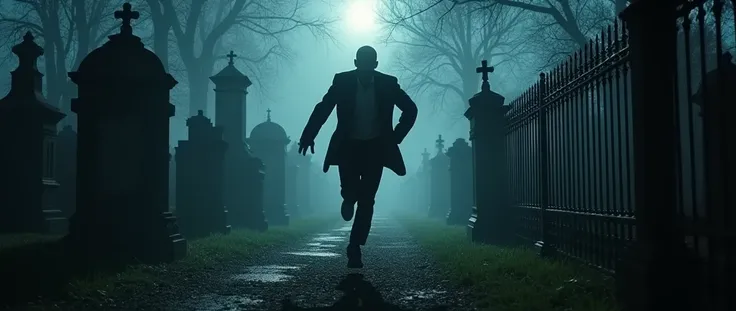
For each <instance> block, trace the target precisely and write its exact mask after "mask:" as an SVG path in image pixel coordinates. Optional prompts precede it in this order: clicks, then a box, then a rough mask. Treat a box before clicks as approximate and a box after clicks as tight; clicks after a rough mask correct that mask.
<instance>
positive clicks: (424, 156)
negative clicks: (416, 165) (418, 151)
mask: <svg viewBox="0 0 736 311" xmlns="http://www.w3.org/2000/svg"><path fill="white" fill-rule="evenodd" d="M429 156H430V154H429V151H427V148H424V152H422V160H424V161H427V160H429Z"/></svg>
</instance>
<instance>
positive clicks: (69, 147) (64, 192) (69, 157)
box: [54, 125, 77, 218]
mask: <svg viewBox="0 0 736 311" xmlns="http://www.w3.org/2000/svg"><path fill="white" fill-rule="evenodd" d="M56 180H57V181H58V182H59V188H58V189H57V190H56V193H55V195H54V197H55V198H56V206H57V207H58V209H59V210H61V212H62V213H63V214H64V215H65V217H67V218H68V217H71V216H72V215H73V214H74V210H75V208H76V206H77V132H76V131H74V129H73V128H72V126H71V125H67V126H64V128H63V129H61V131H59V136H58V137H57V138H56Z"/></svg>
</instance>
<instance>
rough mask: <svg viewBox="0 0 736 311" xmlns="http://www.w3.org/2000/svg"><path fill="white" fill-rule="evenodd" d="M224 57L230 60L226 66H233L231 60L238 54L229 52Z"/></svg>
mask: <svg viewBox="0 0 736 311" xmlns="http://www.w3.org/2000/svg"><path fill="white" fill-rule="evenodd" d="M225 57H227V58H229V59H230V60H229V61H228V62H227V64H228V65H232V64H234V61H233V59H234V58H236V57H238V54H235V53H233V51H230V54H227V55H225Z"/></svg>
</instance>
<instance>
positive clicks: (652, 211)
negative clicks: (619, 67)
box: [616, 0, 733, 311]
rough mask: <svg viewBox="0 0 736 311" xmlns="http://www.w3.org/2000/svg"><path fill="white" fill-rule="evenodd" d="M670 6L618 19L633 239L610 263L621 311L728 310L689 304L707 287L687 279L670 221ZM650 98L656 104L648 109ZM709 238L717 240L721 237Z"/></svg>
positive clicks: (642, 5)
mask: <svg viewBox="0 0 736 311" xmlns="http://www.w3.org/2000/svg"><path fill="white" fill-rule="evenodd" d="M676 5H677V3H670V2H667V3H666V4H665V3H664V2H661V1H643V0H642V1H633V2H632V3H631V5H630V6H629V7H628V8H626V10H624V12H623V13H622V15H621V17H622V18H623V19H624V20H625V21H626V25H627V26H628V30H629V32H628V34H629V53H630V55H631V58H630V59H631V61H630V62H631V86H632V88H631V97H632V104H631V106H632V107H633V108H632V111H631V115H632V116H631V124H632V132H633V133H635V135H633V136H632V138H633V151H634V152H633V159H635V161H633V164H634V172H633V173H632V176H633V178H634V180H633V183H634V187H635V189H634V190H633V195H634V202H633V203H634V206H636V209H635V215H636V233H635V234H636V242H635V243H634V245H630V247H629V249H628V251H627V252H626V253H625V254H623V256H622V258H621V260H620V261H619V262H618V264H617V265H616V283H617V287H618V288H619V303H620V305H621V306H622V307H623V309H624V310H627V311H628V310H632V311H639V310H642V311H643V310H667V309H669V310H684V311H685V310H687V311H689V310H726V309H728V308H723V309H720V308H711V306H706V305H704V304H701V303H699V302H696V301H693V300H694V299H693V298H697V294H696V293H698V292H699V288H702V287H704V286H709V285H710V284H698V282H696V280H695V274H697V273H699V272H700V271H697V269H698V268H697V263H696V262H695V261H694V260H692V259H690V258H692V257H691V255H690V254H689V252H690V250H688V249H687V247H686V246H685V240H686V237H685V235H684V234H683V232H682V231H681V229H682V224H683V220H686V219H680V217H677V214H678V213H679V211H678V210H677V208H678V202H677V201H678V197H680V194H679V193H678V192H679V191H680V188H679V187H678V181H677V178H678V177H677V174H676V170H675V169H674V168H676V167H679V166H678V165H679V164H678V161H677V159H676V157H677V154H676V152H673V151H674V150H677V149H676V146H677V142H676V141H675V138H676V136H675V135H673V134H674V133H677V132H676V131H677V129H676V128H675V123H674V122H673V121H672V120H675V118H676V117H675V116H676V111H677V110H676V109H675V105H676V104H675V103H677V101H678V99H677V97H676V94H677V93H678V90H677V89H676V83H674V81H676V79H677V74H676V67H677V66H675V64H676V59H677V53H678V49H677V40H676V38H677V31H678V30H677V28H676V27H674V25H675V24H676V20H677V19H678V18H679V17H678V16H677V14H676V10H675V6H676ZM693 33H695V31H693ZM696 66H698V65H696ZM652 98H656V99H657V103H660V104H657V105H651V104H650V103H651V100H652ZM729 105H733V103H732V102H731V103H730V104H729ZM706 149H707V148H706ZM720 169H722V168H720ZM717 219H718V220H717V221H722V219H720V218H717ZM714 230H715V231H712V232H718V229H714ZM707 234H708V233H703V235H707ZM716 234H718V235H719V238H718V239H720V238H721V237H722V236H723V235H722V233H721V234H719V233H716ZM707 244H710V243H707ZM703 245H705V243H704V244H703ZM716 256H717V255H716ZM713 259H714V262H712V263H710V264H712V265H713V267H712V268H713V270H712V271H713V272H715V273H714V274H711V275H712V276H713V278H715V275H716V274H718V272H716V271H717V270H716V269H717V268H715V267H716V266H720V264H718V263H716V262H718V261H719V259H716V258H713ZM709 268H710V267H709ZM726 271H728V270H726ZM722 272H725V271H722ZM725 273H728V272H725ZM703 275H706V274H703ZM729 277H731V276H729ZM713 280H715V279H713ZM716 286H717V285H716Z"/></svg>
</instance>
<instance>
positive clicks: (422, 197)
mask: <svg viewBox="0 0 736 311" xmlns="http://www.w3.org/2000/svg"><path fill="white" fill-rule="evenodd" d="M431 155H432V154H430V153H429V151H427V148H424V152H422V166H421V167H420V168H419V172H418V173H417V175H418V176H417V179H418V181H417V183H418V184H419V185H418V186H419V189H420V190H419V191H418V192H417V196H418V197H417V198H416V199H417V210H419V211H421V212H422V213H425V212H428V211H429V200H430V196H431V193H432V191H431V184H430V172H431V171H432V167H431V166H430V162H429V160H430V158H429V157H430V156H431Z"/></svg>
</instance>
